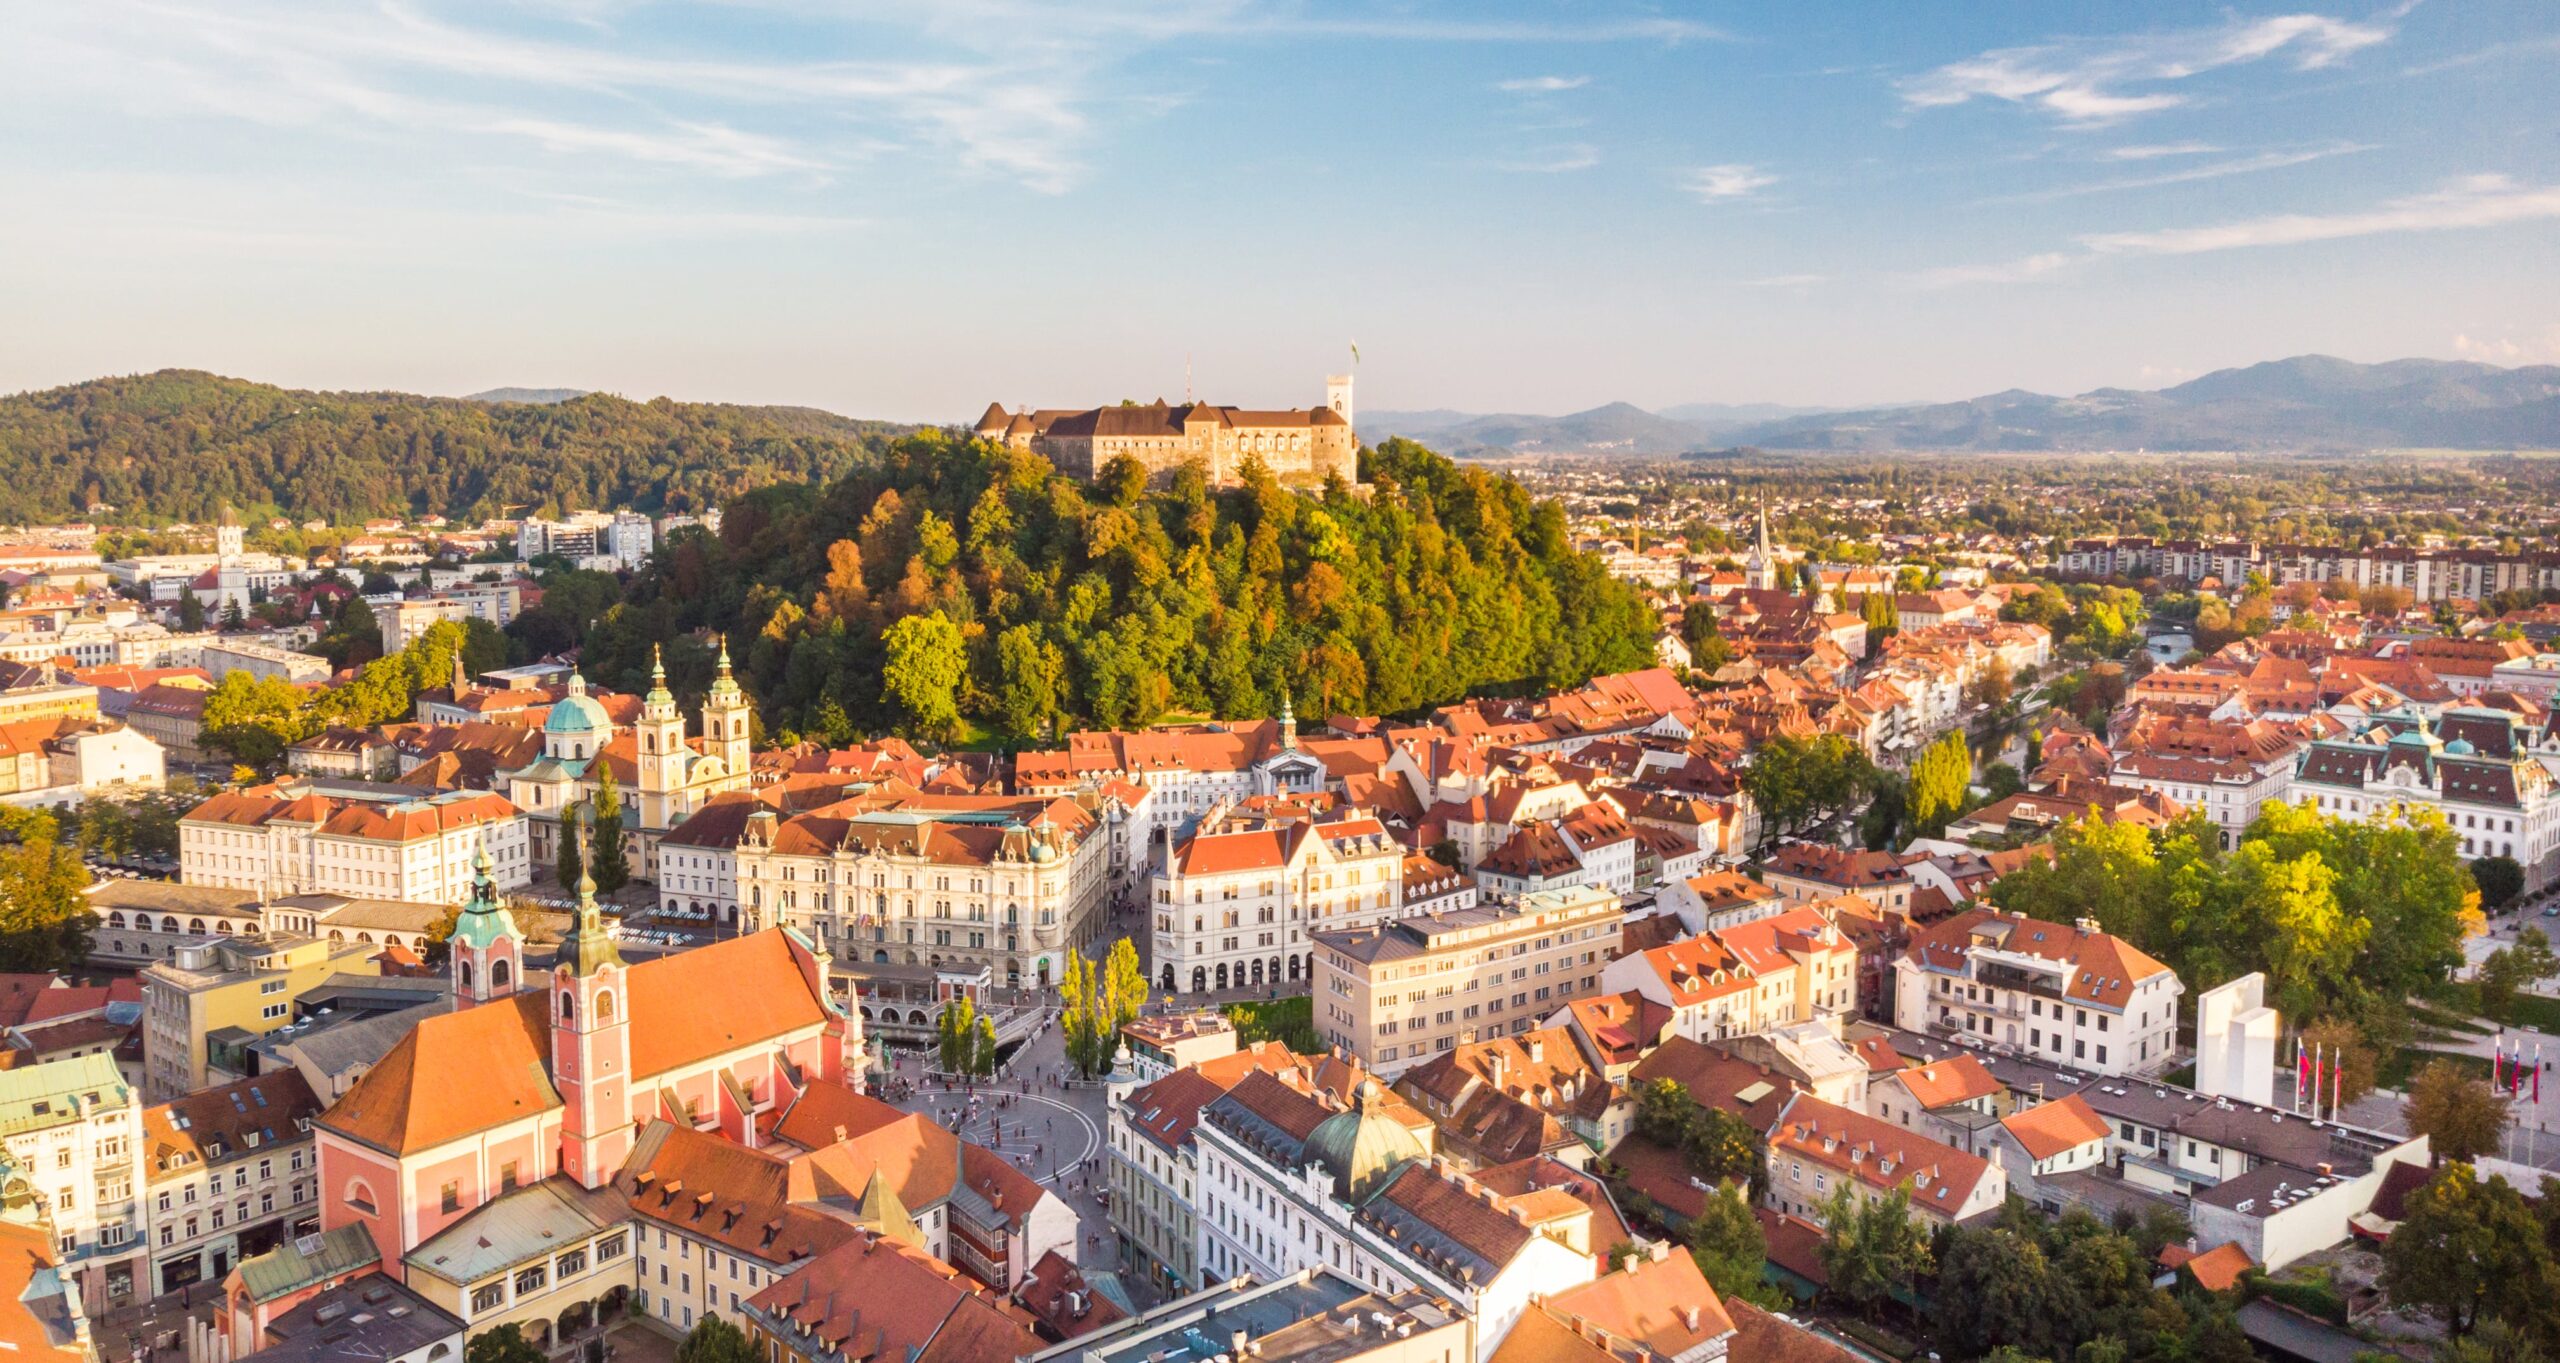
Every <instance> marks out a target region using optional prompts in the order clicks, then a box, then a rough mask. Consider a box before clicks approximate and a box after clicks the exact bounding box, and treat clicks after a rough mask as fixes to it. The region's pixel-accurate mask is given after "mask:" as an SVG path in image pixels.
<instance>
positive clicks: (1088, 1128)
mask: <svg viewBox="0 0 2560 1363" xmlns="http://www.w3.org/2000/svg"><path fill="white" fill-rule="evenodd" d="M887 1073H888V1075H889V1077H892V1078H897V1079H904V1080H907V1081H909V1082H914V1083H917V1084H918V1087H917V1088H916V1089H915V1090H914V1091H913V1092H912V1093H907V1094H903V1095H901V1096H899V1097H897V1098H894V1099H890V1100H889V1101H891V1102H892V1103H893V1104H894V1105H895V1106H897V1107H898V1108H900V1109H901V1110H903V1111H907V1112H918V1113H922V1114H924V1115H925V1116H927V1117H930V1118H932V1119H933V1120H935V1121H937V1122H940V1123H941V1124H942V1125H944V1126H946V1127H949V1128H951V1129H952V1130H954V1131H956V1132H958V1133H959V1134H960V1135H961V1137H962V1138H963V1139H966V1140H969V1141H972V1142H975V1143H976V1144H979V1145H982V1146H985V1147H986V1148H988V1149H990V1150H993V1151H995V1152H997V1153H998V1154H1001V1155H1003V1156H1004V1157H1005V1158H1007V1159H1010V1160H1012V1161H1013V1162H1014V1165H1015V1167H1016V1168H1019V1169H1021V1170H1022V1171H1023V1172H1024V1173H1027V1174H1029V1175H1031V1176H1032V1177H1033V1178H1034V1179H1037V1180H1038V1181H1039V1182H1040V1183H1042V1184H1044V1185H1046V1186H1047V1187H1048V1188H1049V1189H1050V1190H1051V1191H1053V1192H1055V1193H1056V1194H1057V1195H1058V1196H1059V1197H1061V1198H1064V1199H1066V1202H1067V1205H1068V1206H1070V1207H1072V1208H1074V1209H1075V1213H1076V1218H1077V1220H1078V1221H1079V1222H1080V1223H1081V1224H1082V1227H1083V1231H1082V1244H1081V1246H1080V1247H1079V1254H1078V1262H1080V1263H1083V1264H1087V1265H1092V1266H1096V1267H1101V1268H1109V1267H1112V1266H1113V1264H1112V1260H1111V1252H1112V1239H1111V1218H1110V1205H1109V1201H1108V1197H1107V1193H1106V1190H1107V1189H1108V1188H1109V1186H1110V1177H1109V1170H1108V1167H1107V1165H1106V1163H1105V1156H1104V1142H1105V1140H1106V1138H1107V1133H1108V1131H1109V1117H1108V1105H1107V1103H1106V1101H1105V1095H1104V1092H1103V1088H1102V1086H1101V1085H1100V1084H1078V1083H1068V1082H1062V1078H1063V1076H1065V1075H1066V1074H1068V1073H1069V1067H1068V1065H1067V1055H1066V1033H1065V1032H1064V1031H1063V1030H1062V1029H1060V1028H1059V1027H1058V1026H1057V1021H1056V1014H1055V1012H1054V1011H1053V1012H1052V1013H1051V1014H1050V1021H1049V1023H1048V1025H1047V1026H1046V1027H1044V1028H1043V1029H1042V1030H1041V1031H1040V1032H1039V1033H1038V1034H1037V1035H1035V1036H1033V1037H1032V1038H1031V1039H1030V1040H1029V1041H1027V1042H1025V1043H1023V1045H1022V1048H1021V1049H1020V1050H1017V1051H1015V1052H1014V1053H1013V1057H1012V1059H1011V1061H1010V1062H1009V1063H1007V1064H1006V1066H1005V1069H1004V1073H1002V1074H1001V1075H999V1076H997V1077H996V1078H995V1079H994V1080H992V1081H990V1082H985V1083H978V1084H971V1085H965V1086H954V1085H948V1084H942V1083H938V1082H930V1081H926V1080H925V1078H924V1076H925V1067H924V1057H923V1056H922V1055H921V1054H920V1053H918V1052H915V1051H897V1052H892V1053H891V1060H890V1067H889V1069H888V1071H887ZM884 1096H885V1095H884Z"/></svg>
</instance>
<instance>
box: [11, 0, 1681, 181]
mask: <svg viewBox="0 0 2560 1363" xmlns="http://www.w3.org/2000/svg"><path fill="white" fill-rule="evenodd" d="M765 4H766V7H767V8H768V9H769V10H770V11H771V12H772V15H773V16H775V22H776V23H777V24H781V23H788V24H790V25H793V26H796V27H797V28H800V29H805V30H806V33H805V34H804V35H803V36H802V37H801V38H800V40H799V41H797V42H795V44H793V46H792V47H790V48H788V49H775V48H769V47H755V46H752V45H748V46H741V45H738V44H727V45H702V44H697V43H675V42H670V41H666V40H664V39H662V38H660V37H659V36H658V34H657V29H656V27H655V26H651V25H640V24H632V23H626V22H624V21H625V20H626V19H628V18H629V17H630V14H631V8H630V7H628V6H625V5H618V4H615V3H611V0H553V3H552V4H550V5H548V6H542V7H534V8H532V9H531V10H516V11H508V10H504V9H500V10H487V9H477V8H463V7H460V6H458V5H455V4H453V3H451V0H375V3H372V4H366V5H342V6H325V7H320V8H317V9H314V8H311V7H308V6H305V5H302V4H298V3H295V2H294V0H83V2H82V3H80V4H77V5H64V6H46V7H43V8H42V9H41V10H39V11H34V12H30V13H29V14H26V15H13V16H12V19H11V41H10V42H9V43H8V44H0V85H6V84H16V85H18V86H19V87H20V88H21V89H22V90H23V89H26V88H28V87H30V86H38V85H40V86H41V87H42V88H43V89H44V90H45V91H46V92H47V94H48V96H52V97H57V98H58V97H61V96H64V95H69V96H71V97H73V98H74V99H75V100H77V99H80V98H85V99H87V100H88V101H90V102H91V103H92V104H104V105H107V106H111V107H116V108H118V111H119V112H122V113H127V114H130V113H136V112H144V113H149V114H152V115H155V116H163V117H165V116H171V115H176V116H184V117H196V116H201V115H203V114H205V113H213V114H217V115H220V116H222V117H226V118H239V119H248V120H252V121H255V122H259V123H263V124H268V125H271V126H293V127H301V128H306V129H311V130H315V131H319V132H324V133H327V134H330V135H335V136H340V137H352V138H361V137H368V136H376V137H379V136H395V137H399V138H403V139H407V140H409V141H410V142H412V143H415V144H419V145H424V144H427V143H431V142H441V143H448V144H449V143H452V142H454V140H455V139H456V138H464V139H480V140H483V141H487V140H493V139H494V140H500V141H507V142H513V143H516V144H519V145H521V146H525V147H529V148H531V149H534V150H536V151H538V152H541V153H545V154H549V155H551V156H554V157H559V158H569V157H577V158H589V159H593V160H596V161H598V162H618V163H622V164H624V165H638V166H644V167H657V168H660V169H663V170H670V171H681V172H688V173H695V174H708V175H713V176H720V177H727V178H771V177H799V178H801V179H805V180H823V179H826V178H829V177H832V176H834V175H837V174H841V173H843V172H844V171H846V170H847V169H848V168H850V167H853V166H855V165H858V164H861V163H864V162H866V161H870V160H873V159H876V158H878V157H880V156H882V155H884V154H900V153H903V154H907V155H910V156H913V157H915V158H916V160H917V164H919V165H923V166H926V167H931V168H944V167H947V168H950V169H956V170H959V171H963V172H973V173H979V174H986V175H993V176H998V177H1003V178H1008V179H1011V180H1012V181H1014V182H1015V183H1017V184H1020V185H1021V186H1023V187H1025V188H1028V189H1031V190H1034V191H1039V192H1046V193H1060V192H1064V191H1066V190H1068V189H1070V188H1072V187H1074V186H1075V185H1076V184H1078V183H1080V182H1081V181H1082V180H1083V179H1084V177H1085V175H1086V173H1087V170H1088V167H1089V163H1090V161H1091V159H1092V157H1093V155H1094V153H1095V151H1096V149H1097V148H1098V147H1100V146H1101V145H1103V142H1104V139H1105V137H1106V135H1107V134H1108V133H1109V132H1110V131H1111V130H1112V129H1113V128H1114V127H1115V126H1116V125H1118V124H1122V123H1126V122H1129V121H1132V120H1135V119H1141V118H1147V117H1153V116H1158V115H1161V114H1162V113H1163V112H1164V110H1165V109H1166V108H1167V107H1169V106H1171V105H1175V104H1179V103H1180V102H1181V99H1182V95H1181V93H1180V92H1179V91H1163V90H1152V91H1150V92H1149V93H1148V94H1147V95H1146V96H1145V97H1142V98H1133V97H1132V96H1131V95H1130V94H1129V93H1128V88H1129V87H1128V84H1127V82H1125V81H1124V80H1122V79H1120V73H1121V70H1122V68H1123V67H1124V66H1125V64H1126V63H1127V62H1128V61H1129V60H1130V59H1131V57H1132V56H1133V55H1134V54H1136V53H1139V52H1143V51H1145V50H1146V49H1147V48H1148V47H1149V46H1150V45H1151V44H1165V43H1174V42H1180V41H1185V40H1199V39H1206V40H1214V41H1228V42H1235V43H1248V44H1249V43H1252V42H1255V41H1262V40H1288V39H1306V38H1326V39H1334V40H1341V41H1374V42H1400V41H1412V42H1442V43H1461V42H1471V43H1489V44H1490V43H1513V44H1520V45H1524V46H1525V45H1535V44H1545V45H1561V44H1604V43H1654V44H1677V43H1682V42H1688V41H1696V40H1706V39H1710V38H1714V37H1716V36H1718V35H1717V34H1716V33H1715V31H1714V30H1712V29H1710V28H1708V27H1706V26H1704V25H1700V24H1695V23H1692V22H1689V21H1685V20H1672V19H1663V18H1659V17H1656V16H1649V15H1636V16H1631V17H1611V16H1606V15H1602V16H1594V17H1589V18H1577V19H1574V20H1571V21H1564V20H1558V21H1555V22H1549V23H1519V22H1512V21H1504V20H1486V19H1479V18H1476V17H1473V16H1472V15H1470V14H1468V13H1467V12H1466V11H1465V10H1463V9H1460V10H1456V11H1455V12H1454V14H1453V15H1452V16H1451V17H1434V16H1431V15H1427V14H1413V13H1405V14H1391V15H1387V16H1382V17H1381V16H1366V15H1361V14H1359V13H1358V12H1356V11H1354V12H1352V13H1351V14H1348V15H1343V16H1332V15H1325V14H1319V13H1312V12H1309V11H1307V10H1303V9H1300V8H1298V7H1296V6H1283V5H1273V4H1266V3H1259V2H1258V0H1078V3H1076V4H1072V5H1054V4H1035V3H1028V2H1027V0H879V3H876V4H872V5H866V6H862V7H845V6H838V5H834V4H816V3H803V0H765ZM736 27H737V28H738V29H739V31H747V29H746V26H736ZM802 53H808V54H813V55H800V54H802ZM837 54H859V55H851V56H841V55H837ZM57 58H58V59H59V60H57ZM1528 79H1529V80H1530V81H1531V82H1532V83H1531V84H1530V85H1529V86H1527V87H1524V88H1523V89H1522V90H1521V91H1520V93H1524V94H1535V93H1538V92H1542V91H1562V90H1564V89H1569V88H1573V86H1574V85H1577V84H1579V83H1581V82H1582V81H1584V80H1585V79H1586V78H1585V77H1582V76H1576V75H1547V76H1538V77H1532V78H1528ZM480 154H481V155H483V156H485V155H486V153H485V151H483V152H482V153H480Z"/></svg>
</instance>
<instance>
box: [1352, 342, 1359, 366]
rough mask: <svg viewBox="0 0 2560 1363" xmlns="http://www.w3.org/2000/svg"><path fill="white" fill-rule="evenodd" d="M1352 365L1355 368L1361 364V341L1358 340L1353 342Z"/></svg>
mask: <svg viewBox="0 0 2560 1363" xmlns="http://www.w3.org/2000/svg"><path fill="white" fill-rule="evenodd" d="M1351 365H1352V367H1353V368H1355V369H1357V368H1359V366H1360V343H1359V342H1358V341H1353V342H1352V343H1351Z"/></svg>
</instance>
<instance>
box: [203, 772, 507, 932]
mask: <svg viewBox="0 0 2560 1363" xmlns="http://www.w3.org/2000/svg"><path fill="white" fill-rule="evenodd" d="M483 851H485V852H487V854H488V856H489V859H490V864H491V866H492V868H493V870H492V873H493V875H494V876H495V878H496V880H497V884H498V887H499V888H500V889H513V888H515V887H516V886H519V885H523V884H526V883H528V882H530V881H531V880H532V879H533V861H532V857H531V854H530V851H529V848H528V844H527V841H526V833H525V817H524V815H523V813H522V812H521V811H519V810H518V809H517V808H516V807H515V806H514V805H513V804H511V803H509V802H508V800H507V798H506V797H505V796H503V795H498V794H495V793H493V792H489V791H456V792H453V793H451V794H446V795H437V796H432V797H427V798H421V799H412V800H403V801H400V802H398V803H384V802H381V801H377V800H350V799H341V798H338V797H334V796H328V795H322V794H319V793H317V792H316V791H315V790H314V789H313V788H312V787H311V786H310V785H309V784H307V783H288V782H278V783H275V784H272V785H264V786H251V787H248V788H247V789H244V790H232V791H224V792H221V793H220V794H217V795H215V796H213V797H212V798H211V799H208V800H206V801H205V802H203V803H202V804H199V805H197V806H196V807H195V808H193V809H191V810H188V811H187V813H186V816H185V817H184V818H182V819H180V820H179V822H178V873H179V878H180V879H182V880H184V881H185V882H186V883H187V884H189V885H215V886H222V887H226V888H230V889H240V890H254V891H256V892H258V893H260V894H266V895H294V894H343V895H347V896H350V897H353V898H359V899H400V900H409V901H411V902H415V903H433V904H459V903H461V902H462V901H463V900H464V899H465V898H466V897H468V895H469V894H470V890H471V882H472V875H473V871H472V865H473V860H474V858H476V857H477V856H479V855H480V854H481V853H482V852H483Z"/></svg>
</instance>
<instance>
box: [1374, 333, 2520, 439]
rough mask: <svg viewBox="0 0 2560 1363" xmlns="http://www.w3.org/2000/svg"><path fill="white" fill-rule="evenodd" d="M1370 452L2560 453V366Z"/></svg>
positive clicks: (1447, 435) (1507, 429)
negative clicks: (1742, 449) (2401, 450)
mask: <svg viewBox="0 0 2560 1363" xmlns="http://www.w3.org/2000/svg"><path fill="white" fill-rule="evenodd" d="M1360 424H1361V428H1362V431H1361V433H1362V434H1363V435H1364V436H1367V437H1369V438H1371V439H1378V438H1382V437H1384V436H1387V435H1404V436H1409V437H1411V438H1412V439H1415V440H1419V441H1422V442H1423V443H1425V444H1429V445H1433V446H1435V447H1437V448H1441V449H1444V450H1446V451H1448V452H1449V453H1452V454H1501V453H1517V454H1534V453H1567V454H1629V455H1661V454H1681V453H1686V452H1691V451H1699V450H1708V449H1716V448H1724V447H1732V446H1738V445H1749V446H1757V447H1759V448H1763V449H1773V450H1828V451H1859V450H1873V451H1891V450H1948V451H2003V450H2014V451H2037V450H2055V451H2061V450H2134V449H2150V450H2168V451H2181V450H2287V449H2296V450H2315V451H2356V450H2370V449H2398V448H2445V449H2517V448H2530V449H2554V448H2560V366H2552V365H2537V366H2531V367H2527V368H2521V369H2501V368H2499V367H2497V366H2495V365H2486V364H2472V363H2467V362H2461V361H2449V360H2393V361H2390V362H2388V363H2384V364H2356V363H2354V362H2352V361H2348V360H2341V359H2336V358H2333V357H2331V356H2327V355H2302V356H2296V357H2295V358H2292V359H2288V360H2274V361H2270V362H2268V363H2265V364H2254V365H2250V366H2248V367H2246V368H2242V369H2223V370H2217V371H2215V372H2214V373H2211V374H2207V375H2205V376H2204V377H2203V378H2200V379H2196V380H2194V381H2192V382H2189V383H2182V384H2179V385H2177V386H2176V387H2174V388H2163V389H2160V390H2157V391H2153V392H2142V391H2136V390H2133V389H2125V388H2100V389H2096V390H2094V391H2091V392H2087V393H2082V394H2079V395H2077V396H2075V397H2052V396H2048V395H2046V394H2042V393H2030V392H2026V391H2023V390H2019V389H2011V390H2010V391H2008V392H2004V393H1993V394H1991V395H1989V396H1987V397H1979V398H1974V399H1972V400H1971V401H1967V402H1942V403H1925V404H1912V405H1907V406H1894V407H1873V408H1863V409H1855V410H1842V409H1830V410H1823V409H1807V408H1794V409H1789V408H1776V407H1770V406H1765V405H1746V406H1720V405H1716V404H1691V405H1686V406H1680V407H1670V408H1665V409H1663V410H1662V411H1660V412H1648V411H1645V410H1644V409H1643V408H1640V407H1636V406H1633V405H1631V404H1628V403H1623V402H1615V403H1611V404H1609V405H1607V406H1605V407H1595V408H1593V409H1591V410H1590V411H1587V412H1575V413H1571V414H1569V415H1566V416H1555V417H1549V416H1518V415H1474V414H1470V413H1465V412H1451V411H1429V412H1373V413H1369V414H1367V415H1365V416H1364V417H1363V418H1362V419H1361V423H1360Z"/></svg>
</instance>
